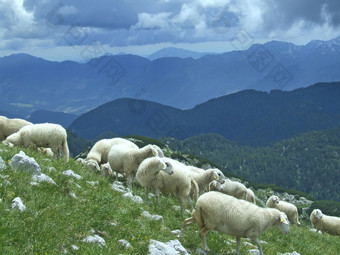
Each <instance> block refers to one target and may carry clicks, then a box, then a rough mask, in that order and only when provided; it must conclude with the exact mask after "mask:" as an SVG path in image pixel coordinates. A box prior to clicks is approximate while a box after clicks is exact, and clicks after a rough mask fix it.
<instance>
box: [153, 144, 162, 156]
mask: <svg viewBox="0 0 340 255" xmlns="http://www.w3.org/2000/svg"><path fill="white" fill-rule="evenodd" d="M152 146H153V147H154V148H155V149H156V151H157V154H158V157H160V158H164V153H163V151H162V149H161V148H160V147H158V146H157V145H155V144H153V145H152Z"/></svg>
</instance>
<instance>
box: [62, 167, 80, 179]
mask: <svg viewBox="0 0 340 255" xmlns="http://www.w3.org/2000/svg"><path fill="white" fill-rule="evenodd" d="M62 174H63V175H66V176H70V177H74V178H76V179H77V180H81V179H83V177H82V176H80V175H79V174H76V173H75V172H73V170H71V169H69V170H66V171H64V172H62Z"/></svg>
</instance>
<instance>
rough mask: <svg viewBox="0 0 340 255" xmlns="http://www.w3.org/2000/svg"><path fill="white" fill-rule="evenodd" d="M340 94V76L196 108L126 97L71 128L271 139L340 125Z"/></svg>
mask: <svg viewBox="0 0 340 255" xmlns="http://www.w3.org/2000/svg"><path fill="white" fill-rule="evenodd" d="M339 98H340V82H336V83H319V84H316V85H313V86H310V87H308V88H300V89H296V90H293V91H290V92H283V91H278V90H276V91H271V92H270V93H267V92H259V91H255V90H246V91H242V92H237V93H235V94H231V95H227V96H222V97H219V98H216V99H211V100H209V101H207V102H205V103H203V104H200V105H197V106H196V107H194V108H193V109H190V110H181V109H177V108H173V107H170V106H165V105H162V104H159V103H155V102H150V101H145V100H136V99H127V98H125V99H124V98H123V99H117V100H114V101H112V102H109V103H106V104H103V105H101V106H99V107H97V108H95V109H93V110H91V111H89V112H87V113H85V114H83V115H81V116H80V117H78V118H77V119H76V120H75V121H73V122H72V124H71V125H70V126H69V128H70V130H71V131H73V132H75V133H77V134H78V135H80V136H82V137H84V138H87V139H91V138H94V137H96V136H98V135H100V134H102V133H107V132H111V133H113V134H115V135H118V136H126V135H131V134H138V135H143V136H148V137H154V138H159V137H174V138H178V139H184V138H188V137H191V136H195V135H198V134H207V133H216V134H220V135H222V136H224V137H225V138H226V139H228V140H231V141H234V142H237V143H239V144H245V145H251V146H259V145H268V144H271V143H274V142H276V141H279V140H281V139H284V138H289V137H294V136H297V135H300V134H302V133H304V132H308V131H312V130H321V129H330V128H335V127H338V126H339V125H340V100H339Z"/></svg>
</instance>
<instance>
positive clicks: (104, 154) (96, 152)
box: [86, 137, 138, 171]
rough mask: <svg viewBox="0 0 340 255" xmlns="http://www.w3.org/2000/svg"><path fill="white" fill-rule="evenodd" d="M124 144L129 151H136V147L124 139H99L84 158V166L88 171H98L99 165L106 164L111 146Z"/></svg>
mask: <svg viewBox="0 0 340 255" xmlns="http://www.w3.org/2000/svg"><path fill="white" fill-rule="evenodd" d="M117 144H124V145H126V146H128V147H130V148H131V149H138V146H137V145H136V144H134V143H133V142H131V141H129V140H127V139H124V138H119V137H116V138H111V139H101V140H99V141H98V142H96V143H95V144H94V145H93V146H92V148H91V150H90V151H89V153H88V154H87V157H86V166H87V167H88V168H89V169H90V170H97V171H100V167H99V166H100V164H105V163H107V162H108V155H109V152H110V149H111V147H112V146H113V145H117Z"/></svg>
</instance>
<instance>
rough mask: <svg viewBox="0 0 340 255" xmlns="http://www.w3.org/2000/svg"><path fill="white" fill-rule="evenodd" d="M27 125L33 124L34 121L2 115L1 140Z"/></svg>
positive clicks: (0, 121)
mask: <svg viewBox="0 0 340 255" xmlns="http://www.w3.org/2000/svg"><path fill="white" fill-rule="evenodd" d="M27 125H32V123H31V122H28V121H26V120H23V119H8V118H7V117H5V116H0V141H2V140H4V139H6V138H7V137H8V136H10V135H11V134H14V133H16V132H18V131H19V130H20V128H22V127H24V126H27Z"/></svg>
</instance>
